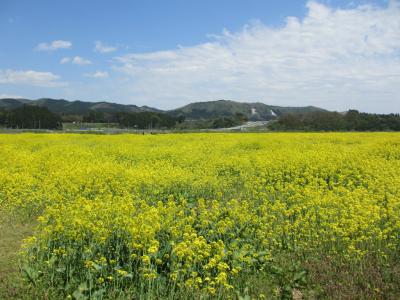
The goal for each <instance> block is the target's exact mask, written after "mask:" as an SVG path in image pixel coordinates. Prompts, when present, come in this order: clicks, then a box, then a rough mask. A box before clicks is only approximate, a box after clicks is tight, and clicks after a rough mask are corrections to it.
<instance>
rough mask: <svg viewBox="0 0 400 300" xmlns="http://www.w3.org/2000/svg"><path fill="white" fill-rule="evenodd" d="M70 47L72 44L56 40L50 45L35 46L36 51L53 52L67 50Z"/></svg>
mask: <svg viewBox="0 0 400 300" xmlns="http://www.w3.org/2000/svg"><path fill="white" fill-rule="evenodd" d="M71 47H72V43H71V42H70V41H63V40H57V41H52V42H51V43H40V44H39V45H37V46H36V48H35V50H36V51H54V50H58V49H69V48H71Z"/></svg>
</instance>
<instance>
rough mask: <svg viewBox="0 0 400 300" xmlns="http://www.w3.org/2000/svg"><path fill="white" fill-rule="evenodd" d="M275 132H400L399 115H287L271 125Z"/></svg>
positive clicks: (329, 113)
mask: <svg viewBox="0 0 400 300" xmlns="http://www.w3.org/2000/svg"><path fill="white" fill-rule="evenodd" d="M270 128H271V129H273V130H305V131H307V130H309V131H399V130H400V116H399V115H398V114H389V115H379V114H368V113H360V112H358V111H357V110H349V111H348V112H347V113H345V114H340V113H338V112H327V111H321V112H310V113H306V114H297V115H295V114H287V115H284V116H281V117H280V118H279V120H278V121H276V122H273V123H271V125H270Z"/></svg>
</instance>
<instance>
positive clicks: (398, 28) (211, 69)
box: [113, 1, 400, 112]
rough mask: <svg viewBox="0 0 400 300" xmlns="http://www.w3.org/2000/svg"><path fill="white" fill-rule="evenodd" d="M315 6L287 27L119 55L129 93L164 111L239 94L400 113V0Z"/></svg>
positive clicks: (254, 28) (258, 26)
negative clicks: (382, 3)
mask: <svg viewBox="0 0 400 300" xmlns="http://www.w3.org/2000/svg"><path fill="white" fill-rule="evenodd" d="M307 8H308V12H307V14H306V16H305V17H304V18H303V19H298V18H296V17H288V18H287V19H286V23H285V25H284V26H282V27H279V28H276V27H275V28H273V27H269V26H266V25H264V24H263V23H261V22H254V23H252V24H250V25H246V26H245V27H244V28H243V29H242V30H241V31H240V32H229V31H228V30H224V31H223V33H222V34H221V35H219V36H215V37H214V39H213V40H211V41H210V42H208V43H204V44H199V45H195V46H192V47H179V48H177V49H173V50H166V51H158V52H150V53H130V54H127V55H123V56H118V57H115V58H114V65H113V69H114V70H115V71H118V72H120V73H121V74H122V75H123V77H124V78H125V79H124V81H123V83H120V85H121V86H120V87H119V88H120V90H121V93H122V94H121V95H122V96H124V95H126V96H127V97H128V98H127V100H129V102H132V103H138V102H140V104H145V103H147V104H152V105H159V106H161V107H164V108H171V107H176V106H180V105H184V104H186V103H188V102H191V101H200V100H202V101H206V100H215V99H234V100H240V101H261V102H264V103H268V104H277V105H292V106H295V105H296V106H297V105H316V106H322V107H325V108H328V109H334V110H345V109H349V108H353V107H355V108H359V109H360V110H363V111H374V112H400V88H399V87H400V4H399V2H398V1H391V2H390V3H389V4H388V5H387V7H374V6H371V5H363V6H359V7H356V8H351V9H338V8H331V7H329V6H327V5H323V4H320V3H318V2H314V1H310V2H308V3H307ZM121 98H123V97H121Z"/></svg>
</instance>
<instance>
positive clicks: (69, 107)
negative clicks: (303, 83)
mask: <svg viewBox="0 0 400 300" xmlns="http://www.w3.org/2000/svg"><path fill="white" fill-rule="evenodd" d="M23 105H32V106H39V107H46V108H48V110H49V111H51V112H53V113H56V114H59V115H88V114H90V113H91V112H98V113H117V112H125V113H132V112H157V113H166V114H169V115H171V116H175V117H178V116H182V117H184V118H185V119H193V120H199V119H214V118H221V117H235V116H236V115H238V114H240V115H242V116H244V117H245V118H247V119H249V120H269V119H273V118H275V117H277V116H281V115H284V114H287V113H295V114H296V113H306V112H312V111H324V110H323V109H321V108H318V107H313V106H307V107H282V106H272V105H266V104H264V103H260V102H257V103H242V102H236V101H231V100H217V101H208V102H195V103H191V104H188V105H186V106H184V107H181V108H177V109H173V110H167V111H163V110H161V109H157V108H153V107H148V106H136V105H126V104H118V103H111V102H104V101H103V102H85V101H79V100H77V101H67V100H64V99H51V98H42V99H38V100H28V99H15V98H6V99H0V108H4V109H6V110H10V109H15V108H19V107H21V106H23Z"/></svg>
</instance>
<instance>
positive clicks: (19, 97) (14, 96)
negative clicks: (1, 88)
mask: <svg viewBox="0 0 400 300" xmlns="http://www.w3.org/2000/svg"><path fill="white" fill-rule="evenodd" d="M4 98H13V99H22V98H24V97H22V96H19V95H13V94H0V99H4Z"/></svg>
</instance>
